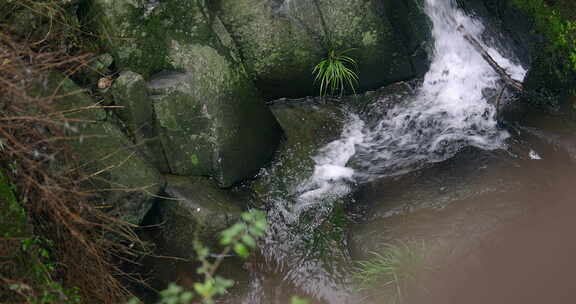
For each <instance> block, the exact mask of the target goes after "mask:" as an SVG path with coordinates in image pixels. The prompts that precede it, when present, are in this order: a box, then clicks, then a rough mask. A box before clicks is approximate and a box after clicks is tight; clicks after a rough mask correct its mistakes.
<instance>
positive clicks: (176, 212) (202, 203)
mask: <svg viewBox="0 0 576 304" xmlns="http://www.w3.org/2000/svg"><path fill="white" fill-rule="evenodd" d="M166 181H167V186H166V194H168V196H169V197H170V199H164V200H161V201H159V202H158V203H157V205H156V207H155V209H154V217H155V221H156V222H158V223H162V224H163V225H162V232H161V236H160V242H159V245H160V246H161V247H162V254H164V255H170V256H178V257H182V258H191V257H193V256H195V252H194V249H193V243H194V241H195V240H198V241H202V242H203V243H204V245H214V244H216V241H217V240H218V233H220V232H221V231H223V230H225V229H226V228H229V227H230V226H232V225H233V224H235V223H236V222H237V221H239V220H240V214H241V213H242V207H243V205H244V204H245V202H244V201H243V200H244V198H240V197H238V196H236V195H235V194H234V192H232V191H230V190H226V189H220V188H219V187H218V185H217V184H216V183H214V182H213V181H210V180H209V179H207V178H203V177H179V176H168V175H167V176H166Z"/></svg>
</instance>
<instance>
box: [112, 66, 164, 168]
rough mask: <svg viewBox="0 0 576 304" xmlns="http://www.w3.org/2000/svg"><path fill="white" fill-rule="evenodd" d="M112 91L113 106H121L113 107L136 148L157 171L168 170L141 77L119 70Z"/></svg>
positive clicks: (151, 106)
mask: <svg viewBox="0 0 576 304" xmlns="http://www.w3.org/2000/svg"><path fill="white" fill-rule="evenodd" d="M111 93H112V96H113V97H114V103H115V105H116V106H120V107H122V108H120V109H115V113H116V114H117V115H118V117H119V118H120V119H121V120H122V121H123V122H124V125H125V126H126V128H127V129H128V130H129V132H130V135H131V136H132V138H133V140H134V143H135V144H136V145H137V146H138V150H139V151H141V152H142V154H144V156H146V158H147V159H148V160H149V161H150V162H151V163H153V164H154V165H155V167H156V168H158V169H159V170H160V172H165V173H168V172H170V169H169V167H168V163H167V161H166V158H165V156H164V149H163V148H162V142H161V141H160V137H159V135H158V131H157V126H156V122H155V120H156V117H155V115H154V104H153V99H152V98H151V97H150V96H149V94H148V89H147V88H146V82H145V81H144V78H143V77H142V76H141V75H140V74H136V73H134V72H131V71H126V72H122V73H120V76H119V77H118V78H117V79H116V81H115V82H114V84H113V85H112V88H111Z"/></svg>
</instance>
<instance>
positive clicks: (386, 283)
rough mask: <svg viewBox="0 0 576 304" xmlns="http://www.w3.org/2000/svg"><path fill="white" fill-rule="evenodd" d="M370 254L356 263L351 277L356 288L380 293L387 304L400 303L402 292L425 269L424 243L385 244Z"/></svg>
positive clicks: (416, 282)
mask: <svg viewBox="0 0 576 304" xmlns="http://www.w3.org/2000/svg"><path fill="white" fill-rule="evenodd" d="M372 254H373V257H372V258H370V259H368V260H364V261H359V262H357V267H356V270H355V272H354V274H353V278H354V280H355V281H357V282H358V290H359V291H366V292H368V293H370V294H374V293H375V294H376V295H377V296H379V297H382V296H384V297H385V298H386V299H387V303H402V301H403V296H404V295H405V294H406V291H407V290H408V289H409V288H412V287H414V286H418V281H419V279H418V278H419V276H420V275H421V274H422V272H423V271H424V270H426V255H425V254H426V246H425V244H424V242H421V241H407V242H401V243H399V244H395V245H390V244H388V245H386V246H385V248H384V249H383V250H382V251H381V252H380V253H377V252H373V253H372Z"/></svg>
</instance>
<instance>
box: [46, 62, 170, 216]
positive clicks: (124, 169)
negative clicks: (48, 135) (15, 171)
mask: <svg viewBox="0 0 576 304" xmlns="http://www.w3.org/2000/svg"><path fill="white" fill-rule="evenodd" d="M43 85H44V87H43V88H42V91H43V92H44V94H56V95H62V96H64V97H62V98H59V99H57V101H56V107H57V108H58V110H60V111H65V112H68V114H66V118H67V119H69V121H68V122H67V125H68V128H67V132H68V135H69V136H70V137H71V141H70V144H71V147H72V152H73V155H74V157H75V163H74V164H71V163H66V164H55V167H56V168H55V170H61V169H62V166H68V167H70V166H72V167H74V168H81V170H82V171H83V173H84V174H86V175H88V176H91V178H90V179H88V180H87V181H86V187H87V189H89V190H97V192H98V193H100V194H101V195H100V199H99V203H105V205H107V206H111V208H110V210H109V212H110V214H111V215H115V216H117V217H118V218H120V219H122V220H125V221H128V222H131V223H133V224H139V223H140V222H141V221H142V219H143V218H144V215H145V214H146V213H147V212H148V210H149V209H150V208H151V206H152V204H153V202H154V200H155V196H156V195H157V194H158V192H160V189H161V188H162V187H163V185H164V181H163V179H162V177H161V175H160V173H159V172H158V170H156V169H155V168H154V167H153V166H151V165H150V164H149V163H148V162H147V161H146V160H145V159H144V157H143V156H142V155H141V154H140V153H139V152H138V151H137V149H135V147H134V144H133V143H132V142H131V141H130V140H129V139H128V138H127V137H126V135H125V134H124V133H123V132H122V131H121V130H120V128H118V127H117V126H116V124H114V123H113V121H112V120H111V119H110V118H109V116H108V114H107V113H106V112H105V111H104V110H103V109H101V108H100V105H99V104H98V103H95V102H94V101H93V100H92V99H91V98H90V97H89V96H88V95H87V94H85V93H83V92H81V90H80V88H79V87H78V86H77V85H76V84H74V83H73V82H72V80H70V79H68V78H64V77H62V76H60V75H59V74H56V73H53V74H51V75H49V76H48V77H47V81H46V82H44V83H43ZM70 169H71V168H70Z"/></svg>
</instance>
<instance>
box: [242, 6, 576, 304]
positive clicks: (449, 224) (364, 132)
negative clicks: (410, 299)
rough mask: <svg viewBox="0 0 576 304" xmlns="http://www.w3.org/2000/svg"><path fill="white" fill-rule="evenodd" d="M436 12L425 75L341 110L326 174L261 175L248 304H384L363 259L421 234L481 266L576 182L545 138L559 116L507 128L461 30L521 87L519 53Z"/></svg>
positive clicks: (471, 23)
mask: <svg viewBox="0 0 576 304" xmlns="http://www.w3.org/2000/svg"><path fill="white" fill-rule="evenodd" d="M423 9H424V10H425V12H426V14H427V15H428V17H429V18H430V21H431V26H432V37H433V46H431V48H432V51H431V52H430V53H431V58H430V60H431V64H430V70H429V71H428V72H427V73H426V74H425V76H424V78H423V79H422V80H421V81H420V82H419V83H418V84H417V85H415V86H409V85H407V86H408V87H409V88H410V89H408V90H404V91H402V92H399V93H397V94H389V95H388V96H384V97H380V98H379V99H377V100H376V101H374V102H372V103H369V104H368V105H366V106H365V107H354V106H342V107H343V110H342V111H343V113H344V114H343V117H344V122H343V127H342V131H341V134H340V136H339V138H337V139H335V140H333V141H331V142H329V143H327V144H326V145H324V146H323V147H321V148H320V149H318V150H316V151H315V152H313V153H312V155H309V156H308V157H311V158H312V160H313V167H311V168H307V169H303V170H301V171H298V172H293V171H291V172H289V174H290V175H289V176H287V175H286V172H284V171H282V167H283V166H284V163H283V162H290V157H291V156H290V154H288V156H287V157H285V158H283V159H280V160H278V162H277V163H276V164H274V165H273V166H272V168H270V169H267V170H264V172H263V173H262V174H261V175H260V179H261V180H262V183H263V184H264V188H265V189H266V191H265V195H264V196H263V197H264V199H263V200H264V205H265V206H266V210H267V213H268V222H269V224H270V229H269V233H268V235H267V237H266V238H265V239H264V240H263V241H262V244H261V246H260V252H259V255H258V257H257V258H254V259H253V260H252V261H251V262H250V263H249V264H250V270H251V277H250V279H249V281H248V282H247V283H246V287H245V288H244V291H243V292H242V294H241V295H239V296H238V297H239V298H241V300H238V299H237V300H236V301H237V303H245V304H267V303H289V299H290V297H291V296H292V295H300V296H302V297H305V298H308V299H313V300H314V301H318V303H327V304H356V303H371V302H370V301H371V299H372V298H370V297H367V296H366V295H365V293H360V292H358V291H357V290H356V289H355V287H354V286H355V282H353V280H352V275H351V273H352V272H353V271H354V267H355V266H354V265H355V261H358V260H362V259H366V258H369V257H370V255H371V253H372V252H378V251H379V250H381V249H382V248H383V246H384V245H385V244H390V243H394V242H397V241H399V240H400V241H403V240H404V241H410V240H414V239H417V240H421V241H423V242H426V243H427V244H428V246H427V248H428V249H427V250H428V251H429V255H430V256H431V258H430V259H431V260H432V261H434V263H435V264H437V265H446V264H450V263H457V262H458V263H460V262H461V261H468V260H470V256H475V252H476V251H475V250H476V249H477V248H479V246H482V244H485V243H486V242H488V240H492V239H494V237H493V235H495V234H497V233H496V232H497V231H500V230H499V229H501V227H505V224H506V223H509V222H513V220H514V219H516V218H519V217H523V216H526V215H527V214H533V213H534V212H535V211H534V210H540V209H541V208H542V202H547V201H551V200H552V201H553V200H554V199H555V198H558V199H560V198H559V197H560V196H561V195H560V194H558V193H561V192H560V191H562V190H561V187H565V186H566V182H564V183H558V182H557V181H560V180H562V181H573V180H574V176H573V173H572V172H574V171H573V170H572V165H571V162H572V159H571V157H570V156H569V155H567V154H566V153H564V152H562V151H561V149H558V148H556V147H555V146H554V145H553V144H551V143H550V141H546V140H545V138H546V137H547V135H542V134H539V133H538V132H537V130H539V128H545V127H546V126H547V124H548V122H539V123H537V124H536V125H535V126H536V127H535V128H530V127H528V128H527V127H518V126H510V127H508V128H506V129H504V128H502V127H501V126H499V124H498V121H497V120H496V118H495V117H496V114H497V113H496V108H495V106H494V103H496V99H498V98H499V97H497V96H498V95H499V92H500V91H501V89H502V85H503V83H502V81H501V80H500V77H499V75H498V74H497V73H496V72H494V70H493V69H492V67H491V66H490V65H489V64H488V63H487V62H486V61H485V60H484V59H483V58H482V56H481V55H480V54H479V53H478V52H477V51H476V50H475V49H474V47H473V46H472V45H471V44H470V43H469V42H468V41H466V40H465V39H464V37H463V33H462V31H465V32H466V33H467V34H468V35H470V36H472V37H474V38H475V39H477V40H478V41H481V42H482V43H483V45H482V46H483V48H484V49H485V50H487V52H488V53H489V54H490V56H491V57H492V58H494V59H495V61H496V62H497V63H498V64H499V65H500V66H501V67H503V68H504V69H505V70H506V71H507V72H508V74H509V75H510V76H511V77H512V78H513V79H516V80H518V81H522V79H523V78H524V76H525V74H526V70H525V69H524V68H523V67H522V66H521V65H520V64H519V63H518V60H517V59H516V58H514V57H510V56H504V55H503V54H510V53H512V52H511V51H510V49H502V45H503V44H502V43H501V42H498V47H496V46H495V43H494V41H493V37H485V36H486V35H485V33H484V25H483V24H482V22H481V21H480V20H477V19H474V18H472V17H470V16H467V15H466V14H465V13H464V12H463V11H461V10H460V9H458V8H457V7H456V4H455V1H446V0H426V1H425V3H424V8H423ZM459 28H460V29H459ZM487 38H489V39H487ZM489 41H491V42H489ZM504 96H505V97H504V98H510V96H512V93H511V92H505V93H504ZM535 130H536V131H535ZM566 164H570V165H566ZM282 174H285V175H282ZM568 184H569V183H568ZM461 263H462V264H463V265H464V264H466V263H467V262H461ZM466 265H468V264H466ZM463 269H467V268H466V267H463ZM432 285H433V284H432ZM381 300H382V299H378V300H373V299H372V301H374V303H382V302H381ZM314 303H316V302H314ZM418 303H426V301H424V302H418ZM439 303H441V302H439Z"/></svg>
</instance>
